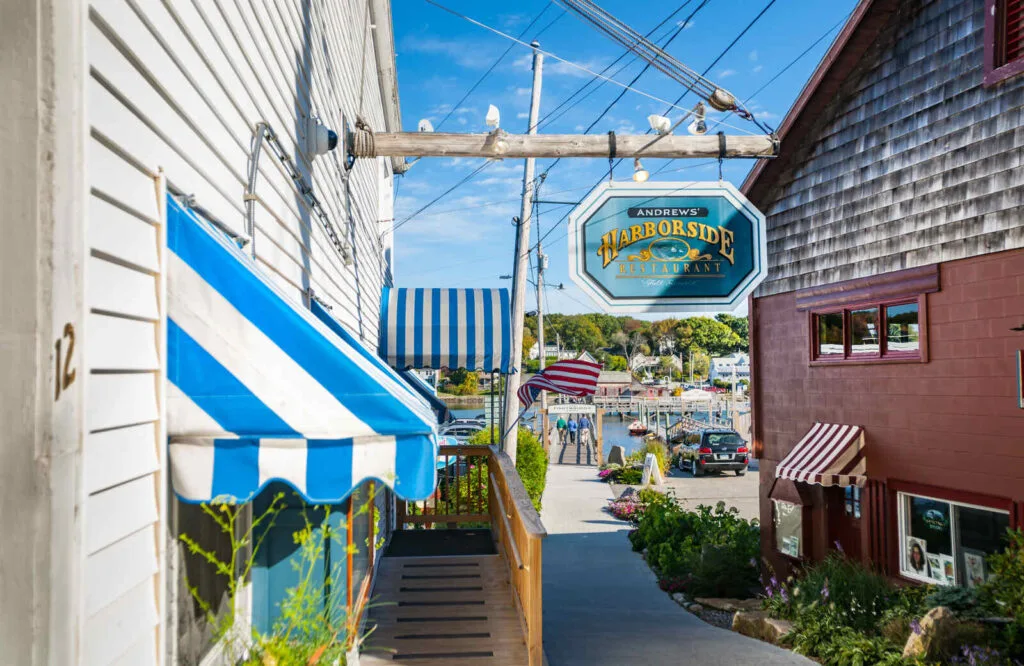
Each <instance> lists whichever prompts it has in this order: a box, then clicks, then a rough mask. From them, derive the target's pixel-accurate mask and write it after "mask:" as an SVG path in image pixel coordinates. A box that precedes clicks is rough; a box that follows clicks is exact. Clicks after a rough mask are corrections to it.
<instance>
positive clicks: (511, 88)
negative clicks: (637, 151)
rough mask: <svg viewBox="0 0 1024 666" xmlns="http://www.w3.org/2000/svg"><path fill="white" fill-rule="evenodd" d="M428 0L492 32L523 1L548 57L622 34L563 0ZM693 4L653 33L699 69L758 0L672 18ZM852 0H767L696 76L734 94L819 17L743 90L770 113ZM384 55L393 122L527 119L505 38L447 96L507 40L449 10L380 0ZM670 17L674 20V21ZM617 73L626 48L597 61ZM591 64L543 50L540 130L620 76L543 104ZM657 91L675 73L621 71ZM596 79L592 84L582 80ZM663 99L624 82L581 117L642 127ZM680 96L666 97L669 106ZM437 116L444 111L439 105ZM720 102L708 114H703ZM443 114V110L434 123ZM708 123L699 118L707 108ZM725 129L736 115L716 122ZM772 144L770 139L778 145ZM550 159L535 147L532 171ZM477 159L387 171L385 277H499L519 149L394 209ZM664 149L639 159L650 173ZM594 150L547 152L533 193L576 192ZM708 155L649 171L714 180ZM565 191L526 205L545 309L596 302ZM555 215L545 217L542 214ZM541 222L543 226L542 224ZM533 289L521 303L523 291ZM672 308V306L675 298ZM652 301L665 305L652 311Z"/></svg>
mask: <svg viewBox="0 0 1024 666" xmlns="http://www.w3.org/2000/svg"><path fill="white" fill-rule="evenodd" d="M439 1H440V2H441V4H443V5H445V6H447V7H450V8H451V9H453V10H455V11H457V12H459V13H462V14H465V15H466V16H469V17H471V18H474V19H476V20H478V21H480V22H482V23H485V24H487V25H489V26H492V27H494V28H497V29H499V30H502V31H503V32H506V33H509V34H512V35H513V36H518V35H519V34H520V33H521V32H522V31H523V30H524V28H526V27H527V26H528V25H529V24H530V22H531V21H532V20H533V19H534V18H535V17H537V15H538V14H541V12H542V11H543V14H541V15H540V18H539V19H538V20H537V21H536V22H535V23H534V25H533V27H532V28H530V29H529V30H528V31H527V32H526V34H525V35H524V37H523V41H527V42H529V41H530V40H532V39H533V38H535V37H537V33H538V32H540V31H542V30H543V34H541V35H540V36H539V37H538V40H539V41H540V43H541V48H542V49H544V50H545V51H548V52H551V53H553V54H555V55H557V56H559V57H561V58H565V59H567V60H570V61H572V62H575V63H578V64H580V65H583V66H585V67H587V68H588V69H590V70H592V71H595V72H597V71H600V70H601V69H602V68H604V67H605V66H607V65H608V64H610V63H611V62H612V61H614V60H615V59H616V58H618V57H619V56H620V55H622V53H623V50H624V49H623V48H622V47H620V46H618V45H617V44H615V43H614V42H612V41H611V40H610V39H608V38H607V37H606V36H605V35H603V34H601V33H598V32H597V31H596V30H595V29H594V28H592V27H590V26H588V25H585V24H584V23H583V22H581V21H580V19H578V18H577V17H576V16H575V15H573V14H569V13H563V10H562V8H561V7H559V6H557V5H555V4H553V3H550V2H548V0H521V1H519V2H515V3H513V2H494V1H491V2H480V0H474V1H470V0H439ZM599 4H600V5H601V7H603V8H604V9H606V10H608V11H609V12H611V13H612V14H614V15H615V16H616V17H618V18H619V19H621V20H623V21H624V22H626V23H628V24H629V25H630V26H632V27H633V28H634V29H636V30H638V31H639V32H641V33H646V32H647V31H649V30H650V29H651V28H653V27H654V26H656V25H657V24H658V23H660V22H661V21H662V20H663V19H664V18H665V17H666V16H668V15H669V14H670V13H671V12H672V11H673V10H675V9H677V8H678V7H679V5H681V4H683V0H668V1H667V2H665V1H662V2H655V1H653V0H601V2H600V3H599ZM700 4H701V0H691V2H689V4H688V5H687V6H686V7H685V8H683V9H682V10H681V11H680V12H678V13H677V14H676V15H675V16H674V17H673V19H672V20H671V21H669V22H668V23H666V24H665V25H664V26H663V27H662V28H661V29H659V30H658V31H657V32H655V33H654V35H653V36H652V39H653V40H654V41H657V42H658V43H662V42H663V41H664V39H667V38H668V37H670V36H672V34H674V33H675V32H676V31H677V30H679V32H678V35H677V36H676V37H675V39H674V41H673V42H672V43H671V45H670V46H669V47H668V48H667V50H668V52H669V53H671V54H672V55H673V56H675V57H676V58H677V59H678V60H680V61H681V62H683V63H684V64H686V65H688V66H690V67H692V68H693V69H696V70H697V71H699V72H700V71H703V70H704V69H705V68H707V67H708V65H710V64H711V62H712V61H713V60H714V59H715V58H716V57H717V56H718V55H719V54H720V53H721V51H722V50H723V49H724V48H725V47H726V46H727V45H728V44H729V43H730V42H731V41H732V40H733V39H734V38H735V37H736V35H738V34H739V33H740V31H741V30H742V29H743V28H744V27H745V26H746V25H747V24H748V23H749V22H750V21H751V20H752V19H753V18H754V17H755V16H756V15H757V14H758V13H759V12H760V11H761V10H762V9H763V7H764V5H765V2H762V1H760V0H756V1H755V0H710V1H709V2H707V4H705V5H704V6H703V7H702V8H701V9H700V10H699V11H698V12H697V13H696V14H695V15H693V17H692V19H691V20H690V21H689V22H688V23H686V24H685V25H683V20H684V19H686V18H687V17H689V16H690V14H691V12H693V10H694V9H696V8H697V7H698V6H699V5H700ZM854 5H855V2H854V0H829V1H828V2H821V1H820V0H778V1H777V2H776V3H775V4H774V5H773V6H772V7H771V8H770V9H768V11H767V12H766V13H765V14H764V16H763V17H762V18H761V19H760V20H759V21H758V22H757V23H756V24H755V25H754V27H753V28H751V29H750V31H749V32H747V33H746V35H744V36H743V38H742V39H740V41H739V42H737V44H736V45H735V46H734V47H733V48H732V49H731V50H730V51H729V52H728V54H726V56H725V57H724V58H723V59H722V60H721V61H720V62H719V63H718V64H717V65H715V66H714V67H713V68H712V69H711V71H709V72H708V74H707V78H708V79H710V80H711V81H713V82H714V83H715V84H717V85H718V86H720V87H722V88H725V89H727V90H729V91H730V92H732V93H733V94H734V95H735V96H736V97H737V98H738V99H740V100H745V99H747V98H748V97H750V96H751V95H752V94H753V93H755V92H756V91H757V90H758V89H759V88H761V87H762V86H763V85H765V83H767V82H768V81H769V80H770V79H771V78H772V77H774V76H776V75H777V74H778V73H779V72H780V71H781V70H782V69H783V68H784V67H786V66H787V65H789V64H790V63H791V62H792V61H793V60H794V58H796V57H797V56H798V55H799V54H800V53H802V52H803V51H804V50H805V49H807V48H808V47H809V46H811V44H812V43H814V42H815V41H816V40H818V39H819V38H820V37H822V36H823V35H825V34H826V33H828V36H827V37H826V38H825V39H823V40H822V41H821V42H820V43H819V44H818V45H817V46H816V47H814V48H813V49H812V50H811V51H810V52H808V53H807V55H805V56H804V57H803V58H802V59H801V60H799V61H798V62H796V63H795V64H793V65H792V66H791V67H790V68H789V69H788V70H787V71H786V72H785V73H784V74H782V75H781V76H779V78H778V79H777V80H775V81H774V82H773V83H772V84H771V85H770V86H768V87H767V88H765V89H764V90H763V91H761V92H759V93H758V94H757V95H756V96H754V97H753V99H751V100H750V101H749V102H748V103H747V106H748V108H750V109H751V110H753V111H754V112H755V115H756V116H757V118H758V119H759V120H761V121H762V122H764V123H766V124H768V125H770V126H773V127H774V126H776V125H777V124H778V123H779V122H780V121H781V119H782V117H783V116H784V115H785V113H786V111H787V110H788V109H789V107H790V105H791V104H792V102H793V100H794V99H795V98H796V96H797V95H798V94H799V92H800V90H801V88H802V87H803V85H804V83H805V82H806V80H807V78H808V77H809V76H810V74H811V73H812V72H813V70H814V67H815V66H816V65H817V63H818V61H819V60H820V59H821V57H822V55H824V53H825V51H826V50H827V49H828V47H829V45H830V44H831V43H832V40H833V39H834V38H835V35H836V34H838V32H839V29H840V28H839V27H835V29H834V30H831V31H830V29H831V28H833V27H834V26H836V25H837V23H840V22H841V21H842V20H843V19H844V17H846V16H847V15H848V14H849V12H850V11H851V10H852V9H853V7H854ZM392 12H393V20H394V31H395V44H396V52H397V63H398V80H399V96H400V101H401V106H402V120H403V124H404V126H405V129H406V130H407V131H416V127H417V123H418V122H419V120H420V119H421V118H427V119H429V120H430V121H431V122H432V123H433V125H434V127H435V130H438V131H442V130H443V131H449V132H486V131H487V129H488V128H487V127H486V125H485V123H484V114H485V113H486V111H487V106H488V104H494V105H495V106H497V107H498V109H499V110H500V112H501V127H502V128H504V129H505V130H507V131H509V132H513V133H521V132H524V131H525V130H526V126H527V112H528V110H529V104H530V84H531V79H532V74H531V70H530V59H531V55H530V49H528V48H527V47H524V46H519V45H516V46H514V48H513V49H512V50H511V51H510V52H509V53H508V55H507V56H505V58H504V59H503V60H502V61H501V63H500V64H499V65H498V66H497V67H496V68H495V69H494V71H493V72H491V74H490V75H489V76H488V77H487V78H486V79H485V80H484V81H483V82H482V83H481V84H480V85H479V87H478V88H477V89H476V90H475V91H474V92H473V93H472V94H471V95H470V96H469V97H468V98H467V99H466V100H465V101H464V102H462V103H461V104H459V105H458V106H455V105H456V103H458V101H459V100H460V99H461V98H462V97H463V95H465V94H466V92H467V91H468V90H469V88H470V87H471V86H472V85H473V84H474V83H476V82H477V80H478V79H479V78H480V77H481V75H483V73H484V72H486V71H487V69H488V68H489V67H490V66H491V65H492V64H493V63H494V62H495V60H496V59H497V58H498V56H500V55H501V54H502V53H503V52H504V51H505V50H506V49H507V48H508V46H509V45H510V43H511V42H509V41H507V40H505V39H504V38H502V37H500V36H498V35H495V34H493V33H490V32H488V31H486V30H484V29H483V28H480V27H478V26H475V25H473V24H471V23H469V22H467V21H465V20H463V19H461V18H458V17H456V16H453V15H451V14H449V13H447V12H445V11H443V10H441V9H439V8H437V7H435V6H433V5H430V4H428V3H427V2H425V1H424V0H394V1H393V3H392ZM680 28H681V29H680ZM623 65H626V66H625V68H624V69H622V70H621V71H618V73H617V74H615V75H614V77H613V78H615V79H616V80H617V81H621V82H622V83H628V82H629V81H630V80H631V79H632V78H633V77H634V76H635V75H636V74H637V73H638V72H639V71H640V70H641V69H642V68H643V65H644V63H643V62H642V61H638V60H636V59H634V57H633V56H629V57H627V58H624V59H623V60H621V61H619V63H618V64H617V65H615V67H613V68H612V70H610V72H609V73H611V72H615V71H617V70H618V69H619V67H621V66H623ZM591 78H592V76H591V75H590V74H588V73H586V72H583V71H581V70H579V69H576V68H574V67H571V66H569V65H567V64H565V63H562V62H558V61H556V60H554V59H551V58H548V59H546V60H545V63H544V81H543V88H542V96H541V107H540V116H541V120H542V122H541V125H540V129H539V131H540V132H542V133H581V132H582V131H583V130H584V128H586V127H587V126H589V125H590V124H591V123H592V122H594V120H595V119H596V118H597V116H598V114H599V113H600V112H601V111H602V110H603V109H604V108H605V107H606V106H607V105H608V104H609V103H610V102H611V101H612V100H613V99H615V97H616V96H618V95H619V93H620V92H621V91H622V88H620V87H618V86H615V85H613V84H610V83H605V84H604V85H602V86H600V87H597V86H595V85H591V86H590V87H589V88H588V89H587V92H591V94H589V96H587V97H586V98H585V99H583V100H582V101H581V102H580V103H578V104H577V105H575V106H573V107H571V108H569V109H568V110H567V111H565V107H563V109H562V111H565V112H564V113H561V111H560V112H559V113H560V114H561V115H558V114H554V115H551V116H549V118H548V122H546V123H545V122H544V119H545V116H546V115H547V114H548V113H549V112H551V111H552V110H553V109H556V107H558V105H559V104H560V103H561V102H562V101H563V100H565V99H566V98H567V97H568V96H569V95H570V94H571V93H572V92H573V91H575V90H576V89H577V88H579V87H580V86H582V85H584V84H585V83H587V82H588V81H590V80H591ZM633 87H634V88H635V89H638V90H641V91H643V92H645V93H648V94H649V95H653V96H654V97H658V98H661V99H663V100H668V101H672V100H675V99H676V98H677V97H678V96H679V94H680V93H682V92H683V90H684V89H685V88H684V87H683V86H682V85H681V84H679V83H678V82H676V81H673V80H672V79H669V78H668V77H667V76H665V75H663V74H661V73H660V72H658V71H656V70H655V69H654V68H650V69H649V70H648V71H647V72H646V73H645V74H644V75H643V76H642V77H641V78H640V79H639V80H638V81H637V83H636V84H634V86H633ZM595 88H596V89H595ZM697 101H698V100H697V98H696V96H695V95H693V94H692V93H691V94H690V95H688V96H686V97H685V98H683V100H682V101H681V102H680V104H679V106H682V107H685V108H692V106H693V105H694V104H696V102H697ZM666 106H667V105H666V104H664V103H661V102H656V101H653V100H651V99H649V98H647V97H644V96H642V95H640V94H638V93H635V92H632V91H629V92H626V94H625V95H624V96H623V97H622V99H621V100H620V101H619V102H618V103H617V104H616V105H615V106H613V107H612V108H611V110H610V111H609V112H608V113H607V114H606V115H605V116H604V117H603V118H602V119H601V120H600V121H599V122H598V124H597V125H595V126H594V128H593V130H592V131H591V133H595V134H603V133H606V132H608V131H609V130H614V131H615V132H617V133H621V134H642V133H644V132H645V131H647V129H648V125H647V120H646V118H647V116H648V115H649V114H652V113H657V114H662V113H665V111H666ZM681 114H682V112H681V111H680V110H678V109H672V110H671V112H669V113H668V114H667V115H668V116H669V117H670V118H672V119H673V121H674V120H676V119H678V118H679V117H680V115H681ZM446 116H448V117H447V120H444V119H445V117H446ZM718 118H724V116H717V117H716V116H709V120H712V121H714V120H717V119H718ZM442 120H444V123H443V125H442V124H441V123H442ZM725 120H726V122H727V123H728V124H729V125H732V126H735V128H741V129H742V130H744V132H749V131H752V130H754V129H755V128H754V127H753V126H752V124H751V123H748V122H745V121H742V120H740V119H739V118H737V117H736V116H731V117H729V118H727V119H725ZM709 124H710V125H713V122H712V123H709ZM723 129H724V130H725V131H726V132H727V133H739V129H734V128H732V127H725V128H723ZM783 149H785V147H784V148H783ZM551 161H552V160H537V173H540V172H542V171H544V170H545V169H546V168H547V166H548V165H549V164H550V163H551ZM481 162H482V160H477V159H464V158H457V159H450V158H425V159H423V160H422V161H420V162H419V163H418V164H416V165H415V166H414V167H413V168H412V169H411V170H410V171H409V172H408V173H407V174H406V175H405V176H402V177H401V178H400V179H399V184H398V196H397V200H396V204H395V221H396V224H398V225H400V226H399V228H398V229H397V231H396V236H395V246H396V252H395V282H396V284H397V286H401V287H499V286H506V287H511V283H510V282H509V281H507V280H501V279H499V276H500V275H503V274H509V273H511V272H512V261H513V247H514V242H515V230H514V228H513V227H512V223H511V219H512V217H513V216H514V215H518V214H519V206H520V204H519V198H520V195H521V191H522V176H523V160H505V161H503V162H492V163H491V164H489V165H488V166H487V167H486V168H485V169H484V170H483V171H481V172H480V173H479V174H477V175H476V176H475V177H474V178H473V179H472V180H470V181H468V182H467V183H465V184H464V185H462V186H461V187H459V188H457V189H456V190H454V191H453V192H452V193H451V194H449V195H448V196H446V197H445V198H443V199H441V200H440V201H438V202H437V203H435V204H434V205H432V206H431V207H430V208H428V209H427V210H425V211H423V212H422V213H420V214H418V215H416V216H415V217H412V218H411V219H408V220H407V218H409V216H410V215H411V214H412V213H414V212H415V211H417V210H419V209H420V208H421V207H422V206H424V205H425V204H427V203H428V202H429V201H431V200H432V199H433V198H435V197H436V196H437V195H439V194H441V193H442V192H444V191H445V190H446V189H448V188H449V187H451V186H452V185H454V184H456V183H457V182H459V181H460V180H461V179H463V178H465V177H466V176H467V175H468V174H469V173H470V172H472V171H473V170H474V169H476V168H477V167H478V166H480V164H481ZM665 162H666V160H653V159H652V160H644V166H645V167H646V168H647V169H648V170H649V171H650V172H651V173H652V174H653V173H654V171H656V170H657V169H658V168H660V167H662V166H663V165H664V163H665ZM752 164H753V162H752V161H751V160H727V161H726V163H725V169H724V175H725V178H726V179H727V180H729V181H731V182H732V183H733V184H735V185H736V186H739V185H740V183H741V182H742V180H743V177H744V176H745V175H746V174H747V172H748V171H749V170H750V168H751V166H752ZM607 170H608V163H607V160H603V159H572V160H568V159H567V160H562V161H561V162H559V163H558V164H557V165H556V166H555V167H554V168H553V169H552V170H551V171H550V173H549V175H548V177H547V179H546V181H545V183H544V185H543V188H542V190H541V198H542V199H548V200H559V201H578V200H579V199H581V198H583V196H585V195H586V193H587V191H588V190H589V189H590V187H592V186H593V185H594V184H595V183H596V182H598V181H599V180H600V179H601V177H602V174H605V175H606V174H607ZM631 176H632V163H631V161H629V162H627V161H624V162H623V163H622V164H621V165H620V166H619V167H618V168H617V169H616V172H615V179H616V180H628V179H629V178H630V177H631ZM717 177H718V166H717V164H714V163H713V162H712V163H709V162H708V161H707V160H676V161H674V162H672V163H671V164H668V165H667V166H665V171H664V172H663V173H660V174H658V175H655V176H652V178H651V180H652V181H658V180H660V181H693V180H717ZM568 210H569V207H566V206H553V205H545V206H541V209H540V216H539V220H538V218H536V217H535V218H534V230H533V232H532V233H531V243H535V242H536V240H537V234H536V226H537V224H538V223H539V226H540V229H541V231H542V232H544V233H546V232H549V231H550V232H551V233H550V234H549V235H548V237H547V238H546V239H545V241H544V250H545V253H546V254H548V255H549V257H550V265H549V268H548V271H547V273H546V274H545V280H546V282H547V283H548V284H551V285H557V284H559V283H564V285H565V289H564V290H563V291H559V290H556V289H553V288H552V289H548V290H546V293H545V311H547V312H565V313H577V312H593V311H597V310H598V307H597V305H596V304H595V303H593V302H592V301H591V300H590V299H589V298H588V297H587V296H586V295H585V294H583V292H582V291H580V290H579V289H578V288H576V286H575V285H573V284H572V283H571V282H570V280H569V276H568V272H567V268H566V267H567V265H568V246H567V241H566V224H565V221H564V220H563V221H561V222H559V220H560V219H561V218H562V217H563V215H564V214H565V213H566V212H568ZM556 223H557V224H556ZM553 226H557V228H555V229H554V230H552V227H553ZM532 294H533V292H532V288H531V296H530V298H529V299H528V301H527V309H532V308H533V307H534V305H535V302H534V297H533V295H532ZM680 314H685V313H680ZM662 316H664V315H662Z"/></svg>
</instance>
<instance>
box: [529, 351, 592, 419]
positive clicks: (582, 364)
mask: <svg viewBox="0 0 1024 666" xmlns="http://www.w3.org/2000/svg"><path fill="white" fill-rule="evenodd" d="M600 373H601V364H600V363H591V362H590V361H580V360H572V359H569V360H565V361H556V362H555V363H552V364H551V365H549V366H548V367H546V368H544V369H543V370H541V371H540V372H538V373H537V374H535V375H534V376H533V377H530V379H528V380H527V381H526V383H524V384H523V385H522V386H521V387H519V394H518V395H519V402H521V403H523V407H524V408H525V407H529V406H530V405H532V404H533V401H534V400H536V399H537V396H538V395H540V392H541V391H552V392H554V393H563V394H565V395H574V396H581V395H594V391H596V390H597V376H598V375H599V374H600Z"/></svg>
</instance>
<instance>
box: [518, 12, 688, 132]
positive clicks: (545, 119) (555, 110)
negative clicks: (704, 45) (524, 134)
mask: <svg viewBox="0 0 1024 666" xmlns="http://www.w3.org/2000/svg"><path fill="white" fill-rule="evenodd" d="M691 2H693V0H686V2H684V3H683V4H681V5H679V6H678V7H676V9H675V11H673V12H672V13H671V14H669V15H668V16H666V17H665V18H664V19H662V20H661V22H660V23H658V25H656V26H654V27H653V28H651V29H650V30H649V31H647V34H646V35H644V37H650V36H651V35H653V34H654V33H655V32H656V31H657V30H658V29H660V28H661V26H663V25H665V24H666V23H668V22H669V21H671V20H672V18H673V17H675V15H676V14H678V13H679V12H681V11H682V10H683V9H685V8H686V6H687V5H689V4H690V3H691ZM562 16H565V14H564V13H563V14H562ZM683 25H684V26H685V22H684V24H683ZM669 32H671V30H669V31H666V32H665V34H664V35H661V36H660V37H658V39H659V40H660V39H664V38H665V36H666V35H668V34H669ZM630 53H631V51H629V50H626V51H624V52H623V53H622V55H620V56H619V57H618V58H616V59H615V60H613V61H612V62H611V64H609V65H608V66H607V67H605V68H604V69H602V70H601V74H605V73H607V72H608V70H610V69H611V68H612V67H614V66H615V65H616V64H617V63H618V62H619V61H620V60H622V59H623V58H626V57H627V56H629V54H630ZM637 60H639V56H634V58H633V59H632V60H630V61H629V62H627V63H626V64H624V65H623V66H622V67H620V68H619V69H617V70H615V71H614V72H613V73H612V74H611V76H615V75H617V74H618V73H619V72H621V71H622V70H624V69H626V68H627V67H629V66H630V65H631V64H633V63H634V62H636V61H637ZM599 80H600V79H598V78H596V77H593V78H591V79H590V80H589V81H587V82H586V83H584V84H583V85H582V86H580V87H579V88H577V89H576V90H575V91H573V93H572V94H570V95H569V96H568V97H566V98H565V99H564V100H562V101H561V102H559V104H558V106H556V107H555V108H553V109H551V110H550V111H548V112H547V113H546V114H545V115H544V117H543V118H541V119H540V122H539V123H538V126H543V125H548V124H550V123H553V122H554V121H556V120H558V118H560V117H562V116H563V115H565V114H566V113H567V112H568V111H569V110H570V109H572V108H573V107H575V106H576V105H577V104H579V103H580V102H582V101H583V100H584V99H586V98H587V97H589V96H590V95H592V94H594V93H595V92H596V91H597V90H599V89H600V88H601V87H602V86H603V85H604V82H602V83H599V84H598V85H597V86H595V87H594V89H593V90H591V91H590V92H588V93H587V94H586V95H584V96H583V97H581V98H580V99H579V100H577V101H576V102H573V103H572V104H570V105H569V106H568V107H566V108H565V110H563V111H561V113H559V110H560V109H562V107H564V106H565V105H566V104H568V103H569V102H570V101H572V100H573V99H574V98H575V97H576V96H577V95H579V94H580V93H582V92H583V91H584V90H586V89H587V88H589V87H590V86H591V85H593V84H594V83H595V82H596V81H599ZM556 113H558V115H557V116H555V117H554V118H552V117H551V116H553V115H555V114H556ZM549 119H550V120H549Z"/></svg>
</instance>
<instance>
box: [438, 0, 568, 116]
mask: <svg viewBox="0 0 1024 666" xmlns="http://www.w3.org/2000/svg"><path fill="white" fill-rule="evenodd" d="M550 8H551V2H548V4H546V5H544V9H542V10H540V13H539V14H537V15H536V16H534V17H533V20H532V21H530V23H529V25H527V26H526V27H525V28H523V31H522V32H520V33H519V38H520V39H522V38H523V36H524V35H526V33H527V32H528V31H529V30H530V28H532V27H533V25H534V24H535V23H536V22H537V21H539V20H540V17H541V16H544V13H545V12H546V11H547V10H548V9H550ZM564 15H565V10H562V13H561V14H560V15H559V16H558V18H556V19H555V21H557V20H558V19H560V18H562V16H564ZM555 21H552V22H551V23H548V25H547V26H546V27H545V28H544V30H547V29H548V28H550V27H551V26H552V25H554V24H555ZM544 30H541V31H540V32H539V33H537V36H540V34H541V33H543V32H544ZM515 47H516V45H515V44H509V47H508V48H507V49H505V51H504V52H503V53H502V54H501V55H500V56H498V58H497V59H496V60H495V61H494V62H493V63H492V64H491V66H490V67H488V68H487V71H486V72H484V73H483V74H482V75H481V76H480V78H479V79H477V80H476V83H474V84H473V85H472V86H470V88H469V90H467V91H466V94H464V95H463V96H462V99H460V100H459V101H458V102H456V103H455V104H453V105H452V108H451V109H449V111H448V113H447V114H445V117H444V118H442V119H441V122H439V123H438V124H437V129H441V126H442V125H444V124H445V122H447V120H448V119H449V118H451V117H452V114H453V113H455V111H456V110H457V109H458V108H459V107H460V106H462V103H463V102H465V101H466V100H467V99H468V98H469V96H470V95H472V94H473V91H475V90H476V89H477V88H478V87H479V86H480V84H481V83H483V82H484V80H485V79H486V78H487V77H488V76H490V75H491V72H493V71H494V69H495V68H496V67H497V66H498V65H500V64H501V61H502V60H504V59H505V56H507V55H508V54H509V53H511V51H512V49H514V48H515Z"/></svg>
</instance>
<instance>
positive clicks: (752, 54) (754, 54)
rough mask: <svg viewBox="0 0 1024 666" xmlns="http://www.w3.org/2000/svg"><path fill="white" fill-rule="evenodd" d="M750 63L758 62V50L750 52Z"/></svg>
mask: <svg viewBox="0 0 1024 666" xmlns="http://www.w3.org/2000/svg"><path fill="white" fill-rule="evenodd" d="M750 61H751V62H757V50H756V49H755V50H753V51H751V52H750Z"/></svg>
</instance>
